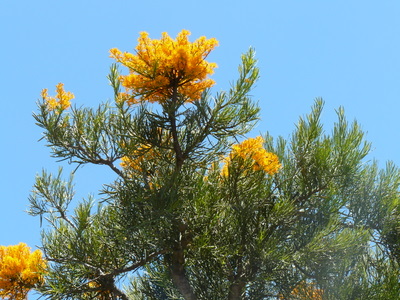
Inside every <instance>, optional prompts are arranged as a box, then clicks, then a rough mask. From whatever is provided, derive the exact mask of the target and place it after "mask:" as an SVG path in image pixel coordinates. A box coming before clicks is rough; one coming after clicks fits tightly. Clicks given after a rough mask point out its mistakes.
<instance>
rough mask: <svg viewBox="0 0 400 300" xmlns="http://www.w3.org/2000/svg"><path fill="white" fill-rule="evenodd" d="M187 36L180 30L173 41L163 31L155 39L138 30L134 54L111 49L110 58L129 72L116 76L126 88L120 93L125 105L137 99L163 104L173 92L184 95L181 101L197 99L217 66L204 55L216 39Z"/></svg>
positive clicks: (186, 33)
mask: <svg viewBox="0 0 400 300" xmlns="http://www.w3.org/2000/svg"><path fill="white" fill-rule="evenodd" d="M189 35H190V32H189V31H187V30H182V31H181V32H180V33H179V34H178V35H177V37H176V40H174V39H172V38H171V37H170V36H169V35H168V34H167V33H166V32H164V33H163V34H162V37H161V39H159V40H157V39H150V38H149V36H148V33H146V32H141V33H140V37H139V39H138V42H139V44H138V46H137V47H136V54H132V53H127V52H125V53H122V52H121V51H120V50H118V49H116V48H114V49H111V50H110V52H111V57H112V58H114V59H116V60H117V61H118V62H120V63H121V64H123V65H124V66H126V67H128V68H129V71H130V74H129V75H126V76H124V75H122V76H120V80H121V83H122V85H123V86H124V87H125V88H126V91H127V92H126V93H122V95H121V99H123V100H126V101H127V102H128V103H129V104H132V103H136V102H138V101H149V102H158V103H163V102H165V101H166V100H167V99H172V98H174V97H176V96H177V94H179V95H180V96H181V97H184V101H185V102H192V101H195V100H198V99H200V96H201V93H202V92H203V90H204V89H206V88H209V87H211V86H213V85H214V81H213V80H211V79H207V76H208V75H209V74H212V73H213V72H214V68H215V67H216V66H217V65H216V64H215V63H209V62H207V61H206V60H205V58H206V57H207V56H208V54H209V53H210V52H211V51H212V50H213V49H214V48H215V47H216V46H217V45H218V41H217V40H216V39H214V38H212V39H206V38H205V37H200V38H199V39H197V40H196V41H194V42H193V43H191V42H190V41H189V40H188V36H189ZM137 97H138V98H137Z"/></svg>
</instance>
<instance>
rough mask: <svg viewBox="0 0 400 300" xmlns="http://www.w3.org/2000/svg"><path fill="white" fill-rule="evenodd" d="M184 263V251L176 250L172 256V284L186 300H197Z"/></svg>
mask: <svg viewBox="0 0 400 300" xmlns="http://www.w3.org/2000/svg"><path fill="white" fill-rule="evenodd" d="M184 263H185V257H184V252H183V249H179V250H175V251H174V252H173V253H172V255H171V264H170V270H171V278H172V282H173V283H174V285H175V287H176V288H177V289H178V291H179V292H180V293H181V294H182V296H183V298H185V300H197V297H196V295H195V294H194V292H193V289H192V286H191V285H190V282H189V280H188V278H187V277H186V274H185V268H184Z"/></svg>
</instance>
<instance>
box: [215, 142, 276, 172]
mask: <svg viewBox="0 0 400 300" xmlns="http://www.w3.org/2000/svg"><path fill="white" fill-rule="evenodd" d="M237 158H241V159H243V160H246V161H251V165H252V168H253V170H254V171H259V170H262V171H264V172H266V173H268V174H270V175H273V174H275V173H277V172H278V171H279V169H280V168H281V164H280V163H279V159H278V156H277V155H276V154H274V153H271V152H267V151H266V150H265V149H264V147H263V138H262V137H261V136H258V137H256V138H249V139H247V140H245V141H243V142H242V143H240V144H236V145H233V146H232V152H231V153H230V154H229V156H228V157H226V158H225V162H226V163H225V165H224V166H223V168H222V171H221V174H222V175H223V176H225V177H226V176H228V175H229V165H230V164H231V163H232V161H234V160H235V159H237Z"/></svg>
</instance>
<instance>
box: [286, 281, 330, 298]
mask: <svg viewBox="0 0 400 300" xmlns="http://www.w3.org/2000/svg"><path fill="white" fill-rule="evenodd" d="M323 295H324V291H323V290H321V289H319V288H317V287H316V286H315V284H314V283H306V282H304V281H302V282H300V283H299V284H298V285H297V286H296V287H295V288H294V289H293V290H292V292H291V296H292V298H291V299H297V300H309V299H312V300H322V297H323ZM279 298H280V299H284V297H283V296H280V297H279Z"/></svg>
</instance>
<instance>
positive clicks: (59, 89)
mask: <svg viewBox="0 0 400 300" xmlns="http://www.w3.org/2000/svg"><path fill="white" fill-rule="evenodd" d="M56 93H57V94H56V96H55V97H50V96H49V95H48V93H47V89H43V90H42V98H43V99H44V100H45V101H46V103H47V107H48V109H49V110H55V109H57V108H61V109H63V110H64V109H67V108H68V107H70V106H71V99H73V98H75V96H74V94H72V93H71V92H66V91H64V84H63V83H59V84H57V85H56Z"/></svg>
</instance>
